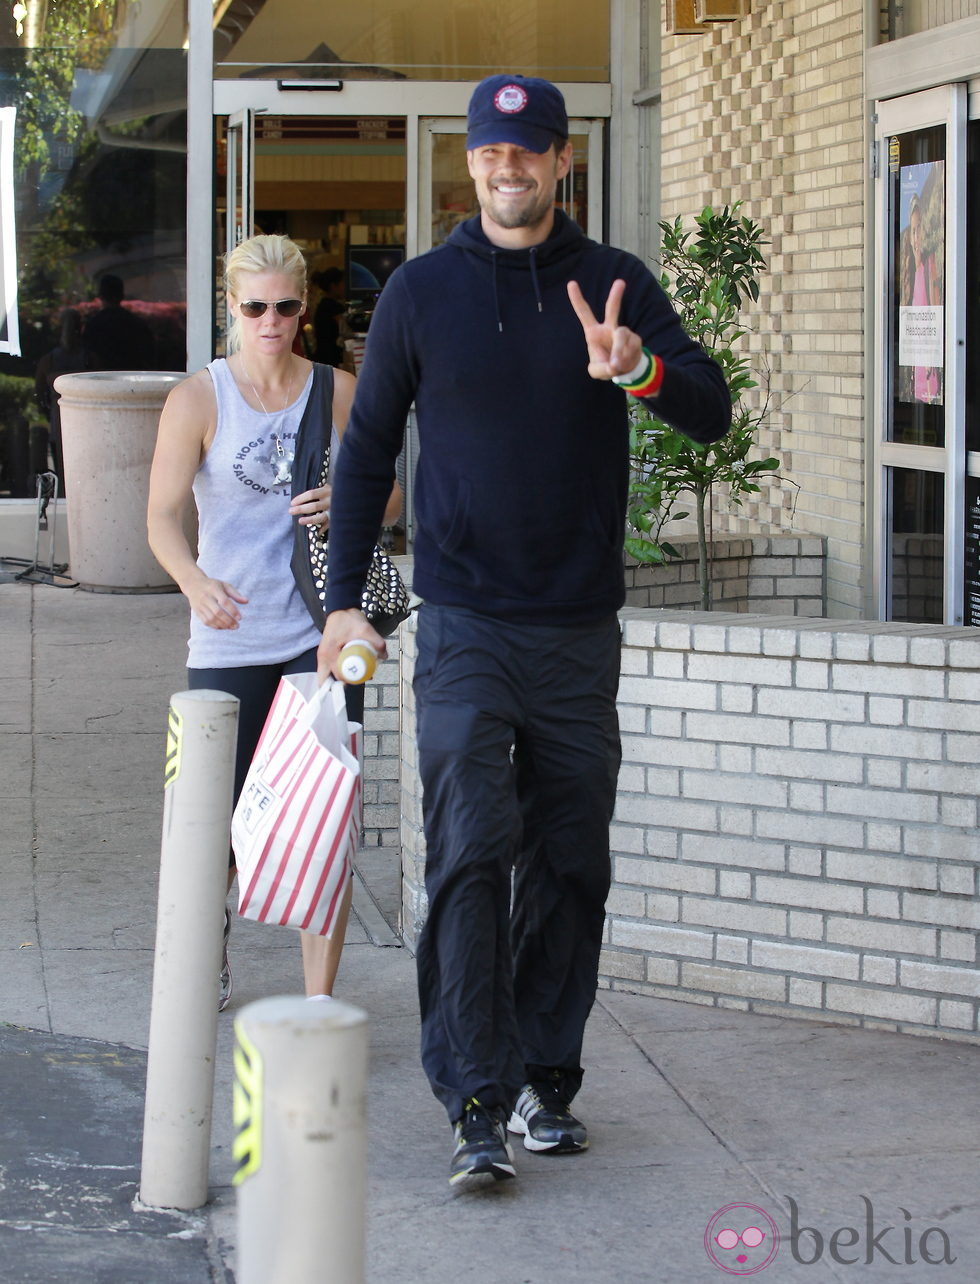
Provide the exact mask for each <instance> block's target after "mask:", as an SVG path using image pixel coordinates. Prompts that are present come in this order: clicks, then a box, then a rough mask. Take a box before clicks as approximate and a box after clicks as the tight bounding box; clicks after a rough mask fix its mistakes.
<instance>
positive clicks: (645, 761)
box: [402, 608, 980, 1041]
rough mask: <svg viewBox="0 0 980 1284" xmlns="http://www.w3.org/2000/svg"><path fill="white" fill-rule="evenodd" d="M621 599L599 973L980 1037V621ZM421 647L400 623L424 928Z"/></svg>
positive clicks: (825, 1015) (671, 990)
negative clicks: (415, 691)
mask: <svg viewBox="0 0 980 1284" xmlns="http://www.w3.org/2000/svg"><path fill="white" fill-rule="evenodd" d="M622 618H623V624H624V649H623V659H624V664H623V669H624V675H625V676H624V679H623V682H622V685H621V689H620V718H621V724H622V726H623V727H624V728H625V729H627V730H626V731H625V733H624V735H623V748H624V761H623V770H622V773H621V776H620V782H619V797H618V802H617V808H616V815H615V818H614V822H613V825H612V827H611V831H610V833H611V845H612V867H613V891H612V894H611V896H610V899H609V903H608V906H607V923H606V938H605V948H604V950H603V954H602V962H601V979H600V984H601V985H603V986H607V987H610V988H614V989H626V990H632V991H638V992H642V993H649V994H657V995H662V996H663V995H666V996H669V997H673V998H679V999H684V1000H687V1001H689V1002H696V1003H702V1004H714V1005H717V1006H722V1007H736V1008H740V1009H742V1010H755V1011H759V1012H768V1013H781V1014H783V1015H796V1016H800V1017H805V1018H809V1019H820V1020H824V1021H827V1020H830V1021H835V1022H839V1023H842V1024H847V1025H867V1026H869V1027H870V1028H875V1029H892V1030H901V1031H908V1032H914V1033H927V1034H943V1035H945V1036H947V1037H950V1038H957V1039H961V1040H964V1039H965V1040H970V1041H977V1040H978V1039H980V1034H978V1008H980V970H978V959H980V955H978V939H980V900H978V890H980V889H978V874H980V843H978V841H977V823H978V808H977V792H978V791H977V775H976V763H977V762H978V761H980V683H978V682H975V681H972V680H971V679H972V677H973V673H972V671H973V670H974V669H975V670H976V671H977V672H980V631H977V630H970V629H957V628H947V627H938V626H936V627H930V626H902V625H897V624H874V623H861V622H857V621H832V620H823V619H811V618H797V619H793V618H783V617H771V618H769V617H765V616H758V615H755V616H746V615H744V614H741V613H735V614H721V613H718V612H714V613H712V614H711V615H702V614H700V613H696V612H688V611H679V612H672V611H663V610H638V609H634V608H627V609H626V610H624V612H623V613H622ZM413 647H414V636H413V633H412V630H411V628H410V627H407V628H405V629H403V637H402V649H403V656H404V663H403V666H402V699H403V715H402V716H403V727H402V745H403V763H402V800H403V801H402V807H403V811H406V809H407V812H406V814H405V815H403V818H402V845H403V873H404V880H405V883H404V895H403V905H404V906H405V921H406V925H407V929H408V930H406V936H407V938H408V940H409V943H411V942H412V940H413V939H414V936H413V934H412V931H411V930H410V929H411V926H412V925H413V924H414V925H415V926H416V927H417V926H418V925H419V924H420V923H421V921H422V916H423V914H424V894H423V893H422V892H421V886H422V864H423V861H424V840H423V839H422V835H421V820H420V808H419V803H418V799H417V797H416V791H417V783H416V784H413V771H414V757H413V755H414V740H413V738H412V731H411V706H410V690H409V691H407V690H406V683H407V681H408V678H409V676H410V672H411V662H412V658H413ZM661 674H662V675H664V676H662V677H661V676H657V675H661ZM667 675H669V676H667ZM954 679H955V681H954ZM406 701H407V702H408V703H407V704H406V703H405V702H406Z"/></svg>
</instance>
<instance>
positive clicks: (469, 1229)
mask: <svg viewBox="0 0 980 1284" xmlns="http://www.w3.org/2000/svg"><path fill="white" fill-rule="evenodd" d="M184 635H185V608H184V605H183V603H182V600H181V599H179V598H178V597H177V596H152V595H147V596H109V595H102V594H89V593H83V592H80V591H78V590H68V589H58V588H52V587H48V586H37V587H32V586H30V585H27V584H0V780H2V782H3V807H2V816H3V822H2V825H0V1282H2V1284H90V1282H93V1281H112V1282H114V1284H134V1282H135V1281H140V1282H141V1284H205V1282H209V1281H225V1282H230V1281H233V1280H234V1278H235V1276H234V1263H235V1195H234V1190H233V1188H232V1186H231V1174H232V1161H231V1082H232V1065H231V1042H232V1021H233V1018H234V1014H235V1012H236V1011H238V1010H240V1009H241V1008H242V1007H243V1006H244V1005H245V1004H247V1003H249V1002H250V1001H252V1000H254V999H257V998H260V997H263V996H265V995H268V994H281V993H298V992H300V990H301V976H302V972H301V967H300V959H299V949H298V945H297V942H296V936H295V934H294V933H293V932H290V931H289V930H287V929H272V928H265V927H261V926H258V925H256V924H251V923H244V922H240V921H239V922H236V924H235V927H234V931H233V936H232V947H233V956H232V958H233V964H234V969H235V993H234V997H233V1000H232V1004H231V1007H230V1008H229V1010H228V1012H227V1013H226V1014H224V1015H223V1016H222V1017H221V1019H220V1022H219V1048H218V1064H217V1076H216V1078H217V1082H216V1090H215V1111H214V1129H213V1141H212V1160H211V1188H212V1202H211V1203H210V1204H209V1205H208V1207H207V1208H205V1209H204V1210H202V1211H201V1213H200V1214H195V1215H190V1216H181V1215H177V1214H166V1215H162V1214H153V1213H145V1212H135V1211H134V1210H133V1208H132V1199H133V1196H134V1195H135V1193H136V1189H137V1186H138V1180H139V1162H140V1130H141V1126H142V1105H143V1103H142V1092H143V1078H144V1074H145V1063H146V1056H145V1048H146V1041H147V1032H148V1028H149V995H150V982H151V973H152V964H153V931H154V920H155V878H156V866H157V861H158V857H159V836H160V815H161V807H162V797H163V754H164V744H165V734H166V712H167V705H168V702H169V698H170V695H171V694H172V693H173V692H174V691H178V690H182V689H183V687H184V673H183V668H182V664H183V657H184ZM396 902H397V868H396V857H395V855H394V854H393V853H387V852H372V853H370V854H369V855H366V856H365V859H364V861H363V863H362V866H361V869H360V875H359V881H358V884H357V893H356V898H355V915H354V917H353V919H352V922H351V926H350V931H349V933H348V944H347V949H346V952H345V955H344V962H343V964H342V966H341V974H340V979H339V984H338V996H339V997H342V998H344V999H347V1000H349V1001H350V1002H352V1003H355V1004H357V1005H358V1006H360V1007H362V1008H364V1009H365V1011H366V1012H367V1013H368V1015H369V1018H370V1029H371V1071H370V1083H369V1196H368V1223H369V1245H368V1248H369V1274H368V1278H369V1280H370V1282H371V1284H389V1282H391V1281H398V1282H399V1284H458V1281H460V1280H463V1279H465V1280H470V1281H476V1282H482V1281H496V1282H499V1284H553V1282H562V1284H564V1282H565V1281H568V1282H569V1284H601V1282H603V1281H615V1282H616V1284H634V1282H640V1281H658V1282H664V1284H689V1282H692V1284H693V1282H697V1284H703V1282H704V1281H711V1280H716V1279H717V1280H722V1279H724V1278H726V1273H727V1274H742V1275H744V1274H749V1273H753V1272H754V1271H755V1270H756V1268H757V1267H758V1266H759V1265H760V1263H761V1262H762V1260H763V1259H764V1257H765V1254H766V1253H767V1252H768V1251H769V1250H770V1247H771V1242H772V1240H771V1228H770V1226H769V1222H768V1220H767V1216H768V1217H769V1218H771V1219H772V1221H773V1222H774V1223H775V1225H776V1227H777V1229H778V1230H779V1231H780V1233H781V1234H782V1235H783V1242H782V1243H781V1245H780V1246H779V1250H778V1254H777V1256H776V1258H775V1260H773V1261H771V1263H770V1264H769V1265H768V1266H766V1267H765V1268H764V1270H763V1271H762V1272H761V1274H762V1277H763V1278H764V1279H765V1280H766V1281H767V1282H768V1281H770V1280H771V1281H778V1282H780V1284H781V1282H782V1281H798V1280H799V1281H812V1282H813V1284H819V1282H820V1281H823V1280H827V1281H830V1280H847V1279H851V1278H853V1277H855V1276H863V1275H864V1274H867V1273H871V1274H877V1275H880V1276H882V1277H884V1278H894V1279H904V1280H915V1281H918V1280H926V1279H928V1280H939V1281H941V1284H961V1282H962V1284H967V1282H970V1284H972V1281H974V1280H976V1279H977V1278H978V1273H980V1268H978V1265H977V1263H978V1261H980V1183H978V1174H980V1130H978V1124H977V1116H978V1113H980V1112H978V1108H977V1107H978V1083H980V1074H978V1072H980V1048H977V1047H974V1046H968V1045H963V1044H956V1043H944V1042H941V1041H939V1040H931V1039H917V1038H914V1037H911V1036H900V1035H893V1034H886V1033H881V1034H876V1033H873V1032H869V1031H863V1030H855V1029H848V1028H839V1027H832V1026H825V1025H818V1024H811V1023H806V1022H801V1021H793V1020H782V1019H777V1018H769V1017H760V1016H754V1015H747V1014H745V1013H742V1012H736V1011H724V1010H719V1009H710V1008H702V1007H698V1006H695V1005H690V1004H684V1003H676V1002H669V1001H666V1000H663V1001H662V1000H658V999H651V998H647V997H642V996H633V995H628V994H620V993H609V992H601V993H600V996H599V1001H598V1003H597V1005H596V1008H595V1011H594V1014H593V1017H592V1019H591V1021H590V1024H589V1029H588V1034H587V1047H586V1067H587V1074H586V1081H585V1085H584V1087H583V1089H582V1092H581V1094H580V1096H579V1097H578V1098H577V1101H576V1107H577V1112H578V1113H580V1114H581V1115H582V1117H583V1118H584V1119H585V1120H586V1121H587V1123H588V1124H589V1127H590V1135H591V1138H592V1148H591V1150H590V1151H589V1152H588V1153H587V1154H584V1155H580V1156H575V1157H566V1158H557V1159H556V1158H550V1159H549V1158H548V1157H541V1156H532V1155H529V1154H527V1153H526V1152H525V1151H523V1149H520V1148H518V1150H517V1152H516V1153H517V1162H518V1168H519V1176H518V1180H517V1181H516V1182H512V1183H507V1184H505V1185H503V1186H499V1187H497V1188H495V1189H493V1190H491V1191H486V1192H481V1193H476V1194H471V1195H461V1196H458V1195H454V1194H452V1193H451V1192H450V1190H449V1187H448V1184H447V1182H446V1172H447V1166H448V1161H449V1152H450V1142H451V1134H450V1130H449V1128H448V1126H447V1124H446V1121H445V1118H444V1116H443V1114H442V1111H441V1108H440V1107H439V1106H438V1104H437V1103H436V1101H435V1099H434V1098H433V1097H432V1096H431V1094H430V1092H429V1089H428V1086H427V1084H426V1082H425V1080H424V1078H423V1076H422V1073H421V1070H420V1067H419V1062H418V1010H417V1002H416V996H415V977H414V961H413V959H412V957H411V956H410V955H409V954H408V952H407V951H406V950H404V949H403V948H401V947H400V946H399V944H398V940H397V937H396V936H395V935H394V933H393V931H392V930H391V927H390V925H389V923H388V922H386V920H385V918H384V916H383V915H382V913H381V912H380V909H379V906H381V907H384V909H385V910H386V911H387V912H388V913H389V915H390V913H391V907H392V906H393V905H394V904H395V903H396ZM793 1201H795V1204H796V1206H797V1208H798V1213H797V1222H798V1226H802V1227H810V1228H812V1230H810V1231H801V1232H800V1234H799V1235H798V1237H797V1239H796V1240H795V1241H793V1242H791V1239H790V1235H791V1231H792V1229H793V1222H792V1209H793ZM732 1204H748V1205H752V1206H753V1208H752V1209H750V1210H744V1209H743V1210H739V1209H732V1210H731V1212H729V1213H727V1214H726V1215H725V1217H724V1218H723V1219H721V1220H719V1221H718V1222H717V1223H716V1227H715V1229H716V1230H718V1229H721V1228H723V1227H732V1228H734V1229H735V1230H736V1231H742V1230H744V1229H745V1227H746V1226H749V1225H751V1224H756V1225H761V1226H762V1228H763V1229H766V1230H767V1239H766V1240H765V1241H764V1242H763V1245H762V1246H761V1247H760V1248H756V1249H753V1248H751V1247H750V1248H745V1247H744V1246H743V1245H742V1244H737V1245H736V1246H735V1248H733V1249H731V1250H723V1249H721V1248H719V1247H717V1246H716V1245H715V1244H714V1241H713V1240H712V1239H710V1238H709V1243H711V1244H712V1246H713V1247H712V1251H713V1252H714V1253H715V1255H716V1257H717V1258H718V1259H719V1260H721V1261H722V1262H723V1263H724V1264H725V1265H726V1266H727V1267H728V1269H727V1272H724V1271H722V1270H721V1269H720V1268H719V1267H718V1266H716V1265H715V1264H714V1263H713V1262H712V1261H711V1260H709V1258H708V1256H707V1254H706V1251H705V1245H704V1237H705V1227H706V1225H707V1224H708V1222H709V1220H710V1219H711V1218H712V1217H713V1215H714V1213H715V1212H716V1211H718V1210H720V1209H722V1208H724V1207H725V1206H726V1205H732ZM889 1227H890V1228H891V1229H890V1230H889V1229H888V1228H889ZM842 1228H852V1229H851V1230H848V1229H842ZM835 1232H839V1233H837V1234H836V1235H835ZM818 1236H819V1243H818ZM947 1245H948V1256H949V1257H955V1259H956V1260H955V1262H953V1263H952V1264H946V1263H945V1262H943V1261H942V1258H943V1254H944V1252H945V1251H946V1246H947ZM818 1248H819V1250H820V1251H819V1252H818V1251H817V1250H818ZM794 1250H795V1252H794ZM739 1254H741V1255H743V1256H744V1257H745V1259H746V1260H745V1261H744V1262H743V1263H741V1264H739V1263H738V1262H737V1257H738V1255H739ZM834 1255H836V1260H835V1257H834ZM889 1258H891V1259H894V1260H889ZM928 1258H932V1259H933V1260H934V1261H935V1262H937V1263H939V1264H936V1265H930V1264H929V1261H928V1260H927V1259H928ZM798 1259H800V1260H798ZM270 1284H304V1282H303V1281H282V1282H280V1281H270ZM323 1284H346V1282H345V1281H342V1280H337V1279H335V1278H334V1277H333V1276H332V1275H331V1273H330V1271H329V1267H325V1270H324V1274H323Z"/></svg>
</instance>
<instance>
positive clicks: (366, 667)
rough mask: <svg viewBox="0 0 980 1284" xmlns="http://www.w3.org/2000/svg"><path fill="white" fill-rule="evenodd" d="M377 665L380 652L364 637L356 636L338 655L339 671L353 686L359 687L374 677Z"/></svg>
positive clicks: (345, 680)
mask: <svg viewBox="0 0 980 1284" xmlns="http://www.w3.org/2000/svg"><path fill="white" fill-rule="evenodd" d="M377 667H378V653H377V651H375V649H374V647H373V646H372V645H371V643H370V642H365V641H364V639H363V638H354V639H353V641H351V642H348V643H347V645H346V646H345V647H342V648H341V651H340V655H339V656H338V657H337V672H338V673H339V674H340V676H341V678H342V679H343V680H344V682H346V683H348V684H349V685H350V686H352V687H358V686H360V685H361V683H362V682H367V681H368V680H369V679H370V678H373V677H374V671H375V669H376V668H377Z"/></svg>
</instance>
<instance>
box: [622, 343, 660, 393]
mask: <svg viewBox="0 0 980 1284" xmlns="http://www.w3.org/2000/svg"><path fill="white" fill-rule="evenodd" d="M643 357H644V362H643V365H642V366H641V367H639V372H637V370H631V371H630V372H629V374H628V375H619V376H618V377H616V376H614V377H613V382H614V383H618V384H619V386H620V387H621V388H622V389H623V391H624V392H628V393H629V394H630V396H631V397H654V396H656V394H657V393H658V392H659V391H660V385H661V384H662V383H663V381H664V363H663V362H662V361H661V360H660V358H659V357H655V356H654V355H653V353H652V352H650V351H649V350H648V349H647V348H644V349H643Z"/></svg>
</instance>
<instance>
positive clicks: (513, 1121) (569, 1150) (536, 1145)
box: [507, 1113, 589, 1155]
mask: <svg viewBox="0 0 980 1284" xmlns="http://www.w3.org/2000/svg"><path fill="white" fill-rule="evenodd" d="M507 1131H508V1132H512V1133H516V1134H518V1135H520V1134H523V1136H524V1149H525V1150H530V1151H532V1152H533V1153H534V1154H536V1155H577V1154H579V1153H580V1152H581V1151H583V1150H588V1148H589V1141H588V1138H586V1139H585V1141H576V1140H575V1138H574V1137H572V1136H570V1135H569V1134H568V1133H567V1132H563V1133H562V1135H561V1137H560V1138H559V1139H558V1141H538V1140H537V1139H536V1138H535V1137H532V1136H531V1134H530V1132H528V1128H527V1124H526V1123H525V1122H524V1120H523V1118H522V1117H521V1116H520V1115H519V1114H516V1113H515V1114H512V1115H511V1117H510V1121H509V1122H508V1124H507Z"/></svg>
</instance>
